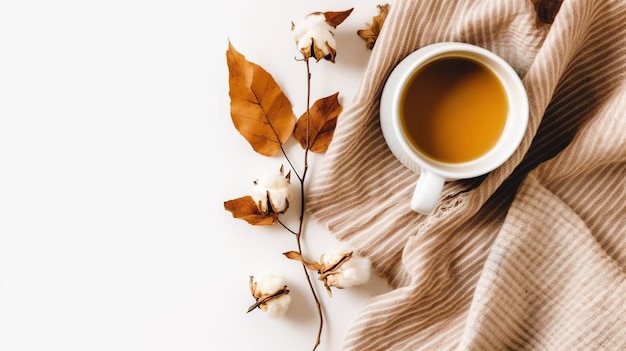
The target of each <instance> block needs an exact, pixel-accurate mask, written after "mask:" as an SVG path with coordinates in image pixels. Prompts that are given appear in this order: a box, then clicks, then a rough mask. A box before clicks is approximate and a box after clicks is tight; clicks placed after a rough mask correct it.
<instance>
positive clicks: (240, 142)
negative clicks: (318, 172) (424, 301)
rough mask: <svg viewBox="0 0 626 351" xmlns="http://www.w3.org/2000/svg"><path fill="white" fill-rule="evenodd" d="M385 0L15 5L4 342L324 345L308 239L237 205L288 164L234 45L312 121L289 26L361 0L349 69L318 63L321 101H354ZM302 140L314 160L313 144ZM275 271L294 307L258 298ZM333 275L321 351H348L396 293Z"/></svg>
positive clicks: (315, 235)
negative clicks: (237, 62)
mask: <svg viewBox="0 0 626 351" xmlns="http://www.w3.org/2000/svg"><path fill="white" fill-rule="evenodd" d="M377 4H379V2H375V1H369V0H367V1H365V0H361V1H340V0H332V1H331V0H323V1H320V0H316V1H293V0H271V1H263V2H262V1H254V0H247V1H233V0H229V1H222V2H209V1H184V0H183V1H171V0H170V1H158V0H157V1H139V0H124V1H118V0H109V1H66V0H65V1H9V2H7V3H3V5H1V6H2V7H1V8H0V13H1V16H2V19H1V22H2V23H3V29H2V41H3V43H2V46H3V47H5V48H6V50H5V49H2V50H0V58H1V60H2V61H1V62H2V67H3V71H2V72H3V74H2V78H1V79H0V84H1V85H0V87H1V89H2V91H1V92H2V99H3V101H0V102H1V105H0V106H1V108H2V110H0V111H1V112H2V120H1V125H0V133H1V134H0V137H1V143H2V144H1V147H2V149H1V152H2V153H1V156H2V158H1V162H2V163H1V165H0V175H1V177H2V182H1V183H0V186H1V188H0V190H1V197H0V198H1V202H0V206H1V207H0V210H1V215H2V218H0V220H1V222H0V223H1V229H2V233H1V236H0V278H1V279H2V280H1V281H0V283H1V285H0V296H1V300H0V302H1V305H0V308H1V310H0V350H3V351H18V350H64V351H71V350H81V351H84V350H90V351H91V350H248V349H249V350H252V349H254V350H274V351H279V350H309V349H311V347H312V345H313V342H314V339H315V334H316V331H317V323H318V321H317V317H316V311H315V307H314V305H313V302H312V299H311V297H310V293H309V291H308V287H307V285H306V283H305V280H304V275H303V272H302V268H301V266H300V265H299V264H297V263H295V262H293V261H288V260H287V259H285V258H283V257H282V255H281V253H282V252H284V251H289V250H295V248H296V247H295V240H294V238H293V236H291V235H290V234H288V233H287V232H286V231H284V230H282V229H281V228H280V227H278V226H276V227H271V228H266V227H264V228H259V227H253V226H250V225H248V224H247V223H245V222H243V221H241V220H236V219H233V218H232V217H231V215H230V213H228V212H226V211H225V210H224V208H223V202H224V201H226V200H230V199H234V198H237V197H240V196H244V195H247V191H248V189H249V187H250V186H251V182H252V180H253V179H255V178H257V177H258V176H259V175H260V174H261V173H265V172H267V171H273V170H277V169H278V168H279V167H280V165H281V164H283V163H284V160H283V159H282V158H281V157H280V156H277V157H272V158H266V157H263V156H260V155H258V154H256V153H255V152H253V151H252V149H251V148H250V146H249V145H248V144H247V142H246V141H245V140H244V139H243V138H242V137H241V136H240V135H239V134H238V132H237V131H236V130H235V128H234V126H233V124H232V122H231V119H230V114H229V97H228V76H227V74H228V71H227V66H226V60H225V51H226V48H227V46H228V40H230V41H231V42H232V43H233V45H234V46H235V48H237V49H238V50H239V51H240V52H241V53H243V54H244V55H245V56H246V57H247V58H248V59H249V60H250V61H253V62H255V63H257V64H259V65H261V66H263V67H264V68H265V69H266V70H267V71H269V72H270V73H271V74H272V75H273V76H274V77H275V78H276V80H277V81H278V83H279V84H280V85H281V87H282V88H283V90H284V91H285V93H286V94H287V96H288V97H289V98H290V100H291V102H292V104H293V105H294V112H295V113H296V115H298V116H299V115H300V114H301V113H302V112H304V109H305V103H306V95H305V94H306V90H305V88H306V71H305V65H304V63H302V62H297V61H296V60H295V59H294V58H295V57H298V52H297V50H296V48H295V44H294V42H293V38H292V36H291V31H290V29H291V21H298V20H299V19H301V18H302V17H304V16H305V15H306V14H307V13H309V12H312V11H329V10H333V11H340V10H345V9H348V8H350V7H355V10H354V12H353V13H352V15H351V16H350V17H349V18H348V19H347V20H346V21H345V22H344V23H343V24H342V25H340V26H339V27H338V29H337V32H336V38H337V42H338V56H337V62H336V64H334V65H333V64H331V63H329V62H319V63H316V64H312V67H311V69H312V75H313V78H312V79H313V80H312V85H313V93H312V99H313V100H315V99H317V98H320V97H323V96H327V95H330V94H332V93H334V92H336V91H339V92H340V102H341V103H342V104H344V105H345V104H347V103H348V102H349V99H350V97H351V96H352V94H353V92H354V90H355V89H356V87H357V85H358V83H359V81H360V78H361V76H362V73H363V71H364V70H365V67H366V65H367V62H368V60H369V57H370V54H371V52H370V51H368V50H366V49H365V45H364V42H363V41H362V40H361V39H360V38H359V37H358V36H357V35H356V30H357V29H361V28H364V27H365V26H366V23H369V22H370V21H371V18H372V16H374V15H376V14H377V9H376V5H377ZM6 77H8V79H7V78H6ZM287 147H288V149H289V153H290V154H291V155H292V157H293V158H294V160H295V161H296V164H298V165H301V164H302V163H301V156H300V155H301V154H302V151H301V149H300V148H299V146H297V145H295V143H294V142H293V141H291V142H290V143H289V144H288V145H287ZM321 157H323V156H321ZM320 160H321V158H320V157H314V158H313V159H312V160H311V161H312V165H311V167H312V171H311V172H313V173H310V175H311V174H314V173H315V167H316V166H319V165H320V163H319V161H320ZM293 207H294V209H295V208H297V204H294V205H293ZM290 213H291V215H292V216H291V217H289V218H287V219H286V221H287V222H288V223H294V224H295V218H296V211H294V210H293V209H292V211H291V212H290ZM305 236H306V241H305V253H306V255H307V256H308V258H310V259H317V258H318V257H319V255H320V254H321V253H322V252H324V251H325V250H326V249H327V248H328V247H330V245H332V244H333V243H334V239H333V238H332V236H331V235H330V233H328V232H327V231H326V230H325V229H324V228H322V227H321V226H319V225H318V224H317V223H316V222H314V221H312V220H311V221H308V222H307V226H306V234H305ZM268 272H272V273H278V274H282V275H283V276H285V278H286V279H287V283H288V284H289V288H290V290H291V294H292V299H293V301H292V305H291V307H290V310H289V311H288V313H287V315H286V316H285V317H284V318H282V319H278V320H270V319H268V318H267V316H266V315H265V314H264V313H263V312H261V311H260V310H257V311H254V312H252V313H250V314H246V313H245V312H246V309H247V307H248V306H249V305H250V304H251V303H253V300H252V297H251V296H250V292H249V290H248V276H249V275H255V276H260V275H262V274H264V273H268ZM314 276H315V275H314ZM316 286H317V287H318V289H317V291H318V293H319V295H320V296H321V297H322V300H323V304H324V306H325V317H326V320H325V329H324V334H323V336H322V344H321V346H320V348H319V350H338V349H339V348H340V345H341V340H342V338H343V337H344V335H345V333H346V331H347V328H348V326H349V325H350V323H351V322H352V320H353V319H354V318H355V317H356V314H357V312H358V311H359V309H360V308H361V307H362V306H363V304H364V303H365V302H366V301H367V299H368V298H370V297H371V296H374V295H377V294H380V293H382V292H384V291H386V290H387V287H386V285H385V284H384V283H383V282H382V281H381V280H380V279H379V278H377V277H374V278H373V279H372V281H371V282H370V283H368V284H367V285H365V286H362V287H359V288H355V289H350V290H335V294H334V295H333V298H332V299H329V298H328V297H327V296H326V294H325V291H324V289H323V286H322V285H321V284H317V283H316Z"/></svg>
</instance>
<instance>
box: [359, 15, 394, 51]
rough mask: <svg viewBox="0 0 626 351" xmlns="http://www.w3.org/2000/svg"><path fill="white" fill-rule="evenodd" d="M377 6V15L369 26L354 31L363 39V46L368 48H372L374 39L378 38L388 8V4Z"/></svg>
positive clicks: (374, 42)
mask: <svg viewBox="0 0 626 351" xmlns="http://www.w3.org/2000/svg"><path fill="white" fill-rule="evenodd" d="M377 7H378V15H376V16H374V17H373V18H372V23H371V24H370V25H369V27H368V28H367V29H360V30H358V31H357V32H356V33H357V34H358V36H359V37H361V39H363V40H365V47H366V48H368V49H370V50H371V49H372V48H374V44H376V40H377V39H378V35H379V34H380V30H381V29H382V28H383V23H384V22H385V19H386V18H387V14H388V13H389V8H390V6H389V4H385V5H378V6H377Z"/></svg>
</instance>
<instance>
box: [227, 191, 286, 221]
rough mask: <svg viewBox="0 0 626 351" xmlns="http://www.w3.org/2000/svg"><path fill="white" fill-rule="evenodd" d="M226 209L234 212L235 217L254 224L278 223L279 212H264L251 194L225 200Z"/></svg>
mask: <svg viewBox="0 0 626 351" xmlns="http://www.w3.org/2000/svg"><path fill="white" fill-rule="evenodd" d="M224 209H226V210H227V211H229V212H230V213H232V214H233V217H235V218H238V219H243V220H245V221H246V222H248V223H250V224H252V225H272V224H276V223H278V214H277V213H274V212H272V211H268V212H267V213H264V212H262V211H261V210H259V207H258V206H257V204H255V203H254V200H253V199H252V197H251V196H244V197H240V198H238V199H234V200H229V201H225V202H224Z"/></svg>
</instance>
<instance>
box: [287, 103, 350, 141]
mask: <svg viewBox="0 0 626 351" xmlns="http://www.w3.org/2000/svg"><path fill="white" fill-rule="evenodd" d="M338 96H339V93H338V92H337V93H335V94H333V95H330V96H327V97H325V98H321V99H319V100H317V101H316V102H315V103H314V104H313V106H311V108H310V109H309V115H307V113H306V112H305V113H304V114H303V115H302V116H300V118H299V119H298V122H297V123H296V126H295V129H294V131H293V136H294V138H295V139H296V140H298V142H299V143H300V146H302V148H304V149H306V148H307V120H310V122H309V126H308V130H309V140H308V145H309V150H311V151H312V152H317V153H321V152H325V151H326V150H327V149H328V145H329V144H330V142H331V140H332V139H333V134H334V133H335V126H336V125H337V117H339V114H340V113H341V111H342V109H343V107H342V106H341V105H340V104H339V99H338ZM308 116H310V118H307V117H308Z"/></svg>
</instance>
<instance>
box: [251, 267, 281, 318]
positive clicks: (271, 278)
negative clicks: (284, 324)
mask: <svg viewBox="0 0 626 351" xmlns="http://www.w3.org/2000/svg"><path fill="white" fill-rule="evenodd" d="M250 292H251V293H252V296H253V297H254V298H255V299H256V302H255V303H254V304H253V305H252V306H250V307H249V308H248V312H251V311H252V310H254V309H255V308H260V309H261V310H262V311H264V312H267V316H268V317H270V318H278V317H281V316H283V315H284V314H285V313H286V312H287V309H288V308H289V304H290V303H291V296H290V295H289V290H288V289H287V285H286V284H285V279H283V277H281V276H279V275H274V274H271V275H266V276H263V277H261V278H260V279H259V280H258V281H254V277H253V276H250Z"/></svg>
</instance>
